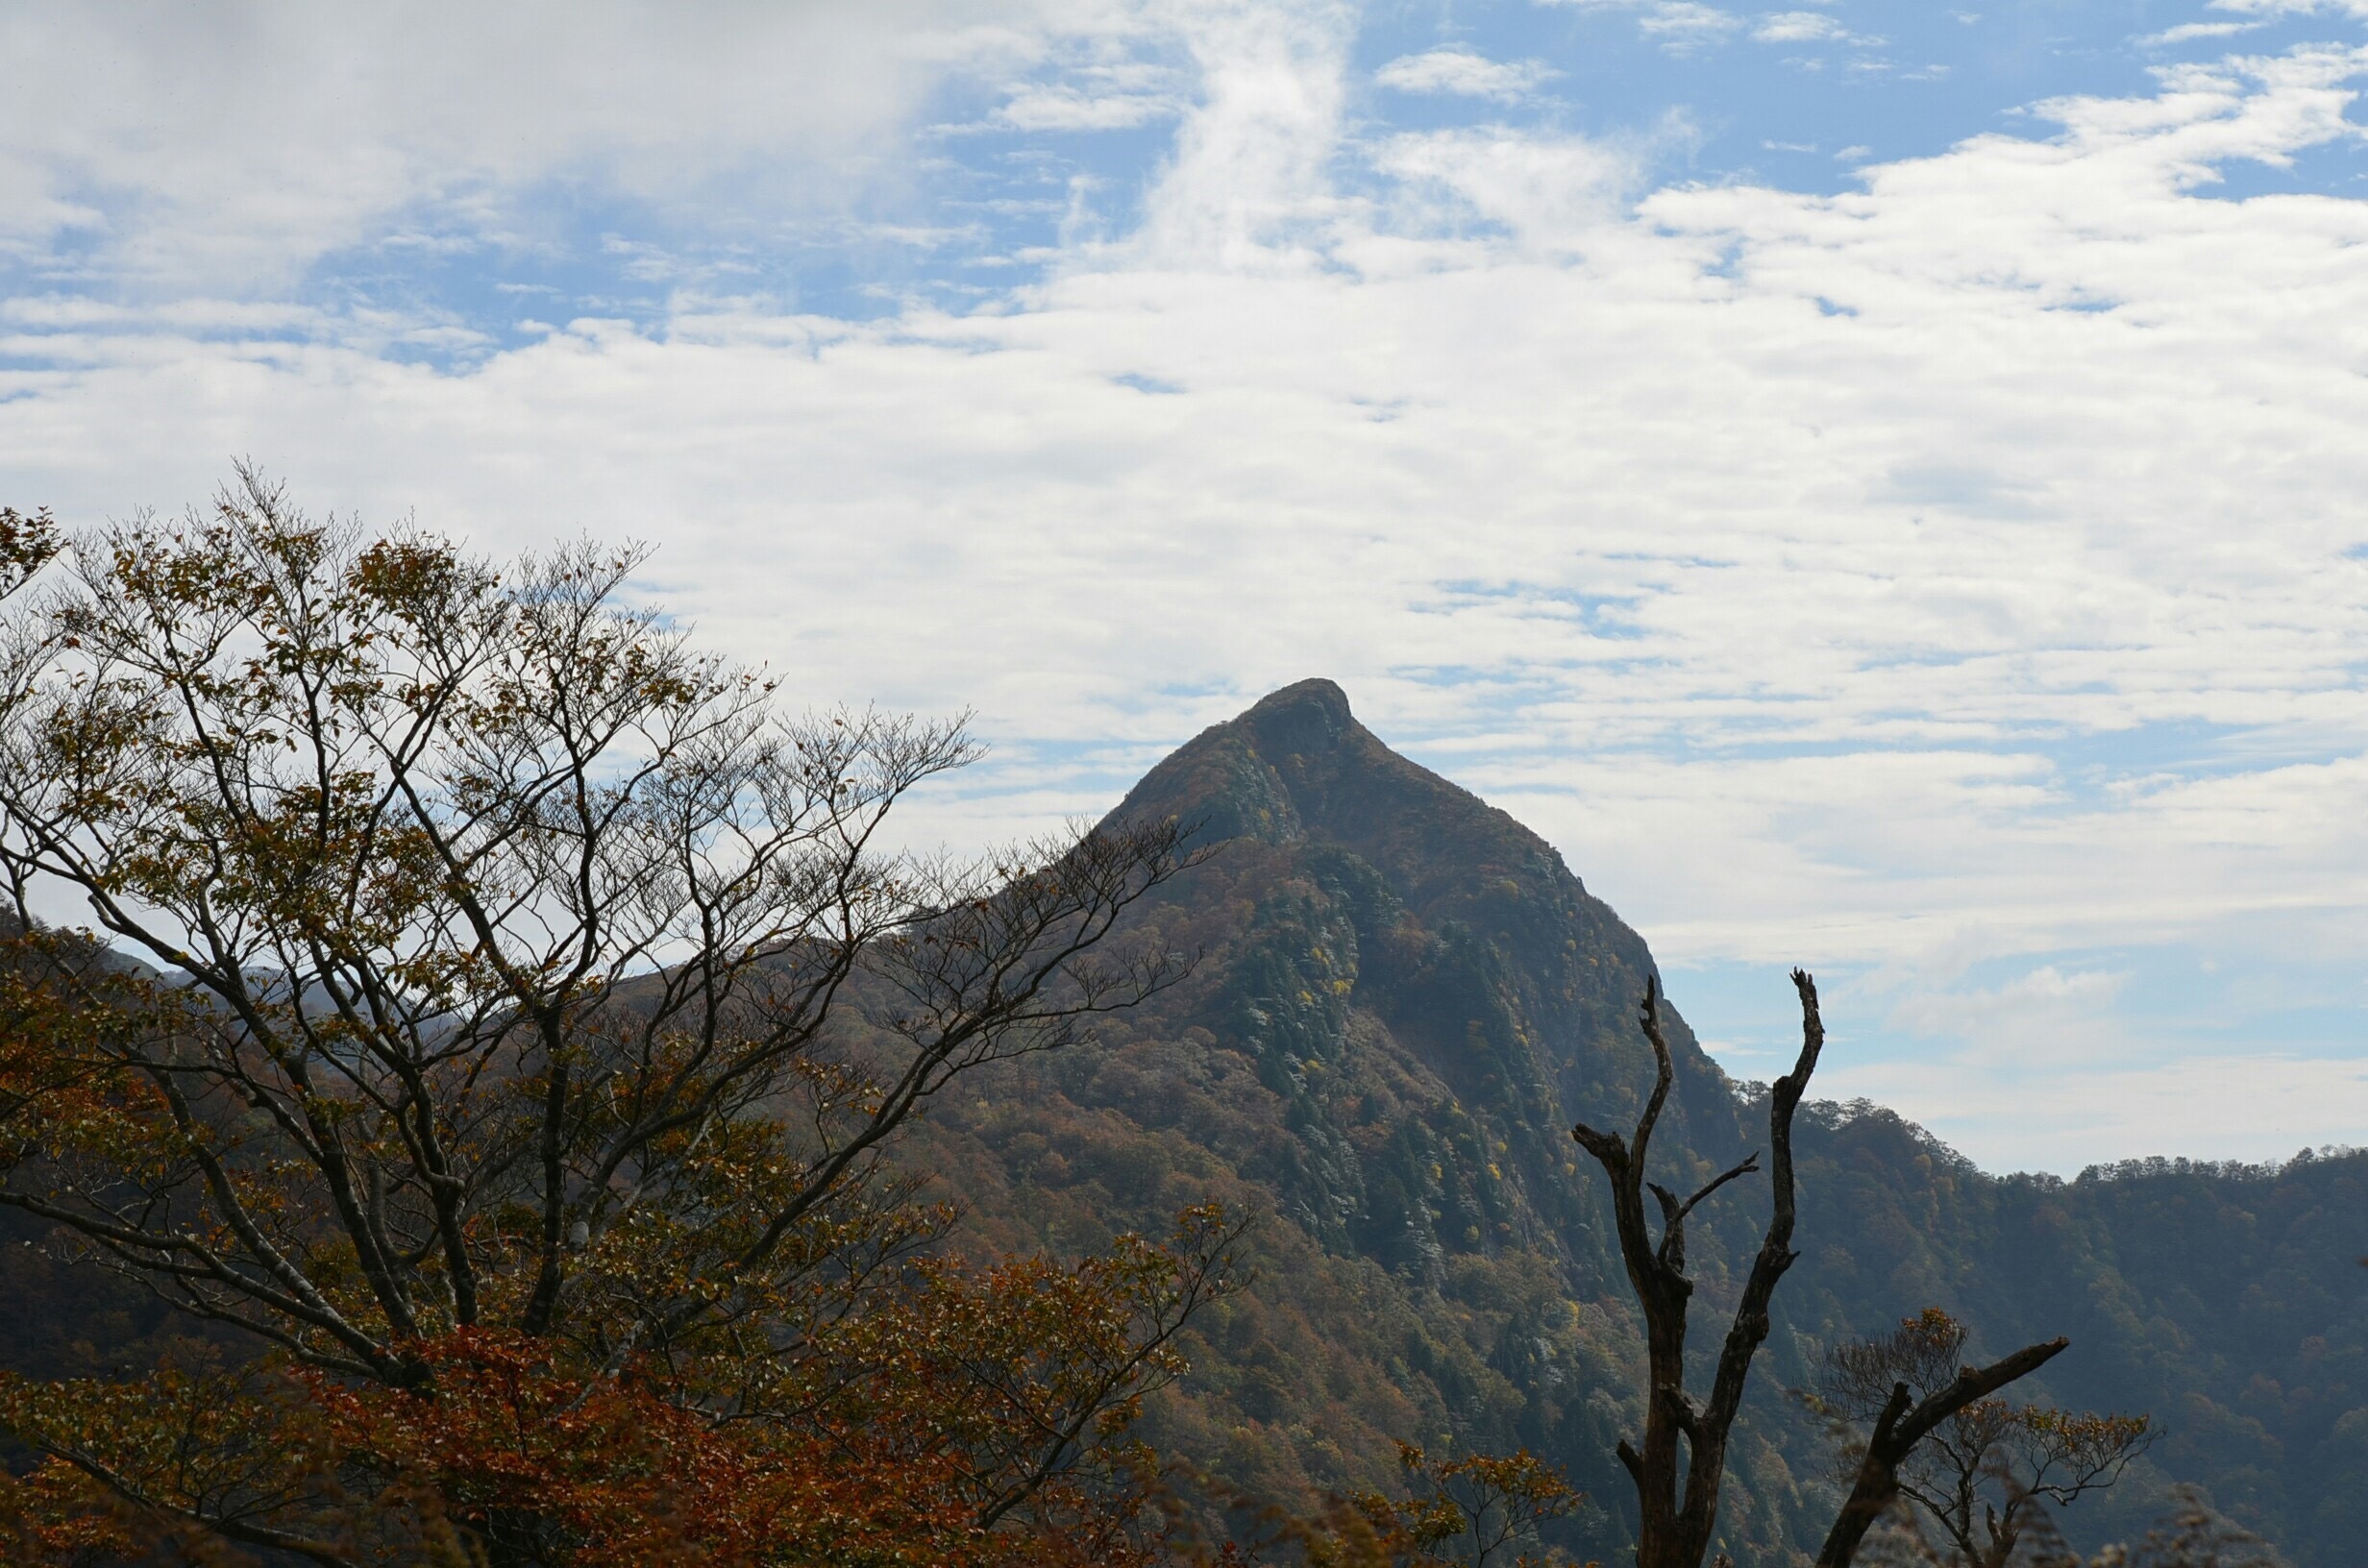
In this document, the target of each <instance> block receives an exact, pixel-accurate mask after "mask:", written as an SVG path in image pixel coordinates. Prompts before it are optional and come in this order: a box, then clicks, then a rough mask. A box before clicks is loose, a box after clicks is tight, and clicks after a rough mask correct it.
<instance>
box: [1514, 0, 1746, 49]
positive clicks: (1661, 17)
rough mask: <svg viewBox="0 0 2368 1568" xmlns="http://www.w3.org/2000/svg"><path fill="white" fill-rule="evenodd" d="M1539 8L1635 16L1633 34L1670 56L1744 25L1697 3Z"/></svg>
mask: <svg viewBox="0 0 2368 1568" xmlns="http://www.w3.org/2000/svg"><path fill="white" fill-rule="evenodd" d="M1539 3H1540V4H1544V5H1561V6H1570V7H1573V8H1575V9H1578V10H1582V11H1627V12H1636V16H1637V30H1638V31H1639V32H1640V33H1642V34H1643V35H1644V36H1645V37H1648V38H1654V39H1657V40H1659V41H1660V43H1661V45H1662V47H1663V48H1665V49H1667V50H1669V51H1671V52H1672V53H1678V54H1683V53H1688V52H1690V51H1692V50H1695V49H1699V48H1701V47H1703V46H1705V45H1708V44H1712V43H1716V42H1719V41H1721V40H1722V39H1724V38H1726V37H1729V36H1730V35H1732V34H1734V33H1735V32H1737V31H1738V30H1739V29H1740V28H1742V27H1743V26H1744V25H1745V24H1744V21H1743V18H1742V17H1740V16H1738V15H1737V14H1735V13H1734V12H1730V11H1721V10H1719V9H1718V8H1717V7H1715V6H1710V5H1704V4H1701V3H1700V0H1539Z"/></svg>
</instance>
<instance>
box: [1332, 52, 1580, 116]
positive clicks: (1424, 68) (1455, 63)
mask: <svg viewBox="0 0 2368 1568" xmlns="http://www.w3.org/2000/svg"><path fill="white" fill-rule="evenodd" d="M1561 74H1562V73H1561V72H1559V71H1556V70H1554V69H1553V68H1552V67H1551V66H1549V65H1547V64H1546V63H1545V62H1544V61H1537V60H1522V61H1494V60H1490V59H1488V58H1486V57H1485V56H1482V55H1476V54H1473V53H1472V52H1471V51H1470V50H1468V49H1433V50H1430V51H1428V52H1426V53H1423V54H1419V55H1401V56H1400V57H1399V58H1397V59H1396V60H1394V61H1390V62H1389V63H1388V64H1387V65H1384V66H1382V67H1381V69H1379V70H1378V71H1375V72H1374V73H1373V80H1374V81H1375V82H1377V83H1379V84H1380V85H1381V86H1385V87H1390V88H1393V89H1394V90H1395V91H1398V92H1434V93H1449V94H1453V95H1456V96H1459V97H1466V98H1487V99H1492V100H1493V101H1495V102H1497V103H1506V104H1510V103H1518V102H1520V101H1521V100H1522V99H1524V98H1527V97H1529V96H1531V95H1532V94H1534V93H1535V92H1536V91H1537V90H1538V89H1539V88H1540V87H1541V86H1543V85H1544V84H1546V83H1547V82H1549V81H1552V80H1553V79H1554V78H1555V77H1557V76H1559V75H1561Z"/></svg>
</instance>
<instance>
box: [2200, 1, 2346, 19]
mask: <svg viewBox="0 0 2368 1568" xmlns="http://www.w3.org/2000/svg"><path fill="white" fill-rule="evenodd" d="M2211 9H2212V10H2214V11H2233V12H2241V13H2246V14H2251V15H2259V16H2316V15H2335V16H2368V0H2211Z"/></svg>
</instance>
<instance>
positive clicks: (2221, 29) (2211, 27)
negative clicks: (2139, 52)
mask: <svg viewBox="0 0 2368 1568" xmlns="http://www.w3.org/2000/svg"><path fill="white" fill-rule="evenodd" d="M2263 25H2265V24H2263V23H2260V22H2182V23H2181V24H2180V25H2179V26H2177V27H2171V28H2165V29H2163V30H2162V31H2161V32H2159V33H2149V34H2148V35H2146V36H2145V37H2142V38H2140V39H2138V40H2137V42H2138V46H2139V47H2140V48H2143V49H2158V48H2161V47H2164V46H2165V45H2168V44H2174V43H2192V42H2194V41H2195V40H2196V39H2198V38H2227V37H2234V36H2235V35H2237V34H2239V33H2250V32H2252V31H2253V30H2254V29H2255V28H2257V27H2261V26H2263Z"/></svg>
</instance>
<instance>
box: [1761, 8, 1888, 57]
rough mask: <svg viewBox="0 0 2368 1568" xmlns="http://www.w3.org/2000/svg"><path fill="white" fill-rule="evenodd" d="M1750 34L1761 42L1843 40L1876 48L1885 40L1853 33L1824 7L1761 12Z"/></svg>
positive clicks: (1826, 41)
mask: <svg viewBox="0 0 2368 1568" xmlns="http://www.w3.org/2000/svg"><path fill="white" fill-rule="evenodd" d="M1751 36H1752V37H1755V38H1757V39H1759V40H1760V41H1761V42H1762V43H1840V44H1854V45H1857V46H1860V47H1862V48H1873V47H1876V46H1879V45H1880V44H1882V42H1883V41H1884V40H1883V39H1881V38H1878V37H1869V36H1867V35H1864V34H1861V33H1853V32H1852V31H1850V29H1848V28H1846V27H1844V26H1842V25H1841V23H1840V22H1839V21H1838V20H1836V19H1835V18H1834V17H1832V16H1829V15H1827V14H1826V13H1825V12H1821V11H1779V12H1769V13H1768V14H1766V15H1764V16H1762V17H1761V18H1760V21H1759V25H1758V26H1756V27H1754V28H1753V29H1752V30H1751Z"/></svg>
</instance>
